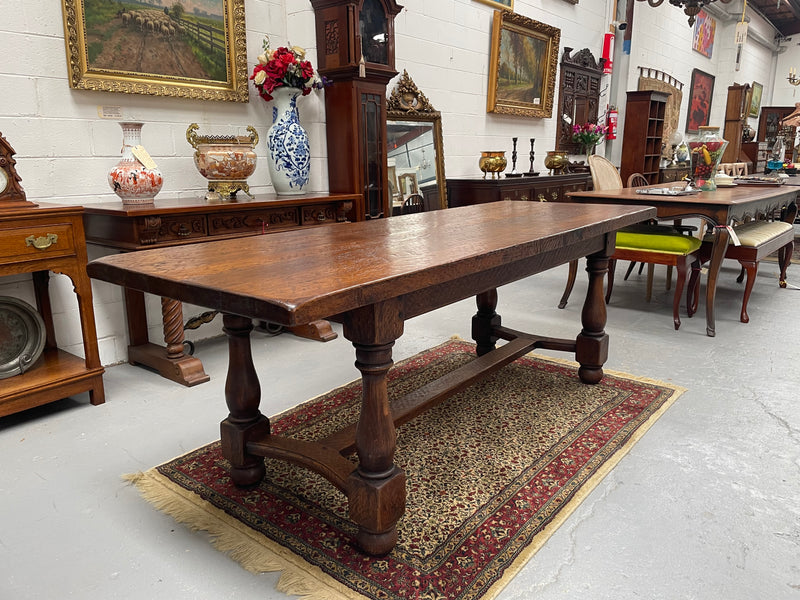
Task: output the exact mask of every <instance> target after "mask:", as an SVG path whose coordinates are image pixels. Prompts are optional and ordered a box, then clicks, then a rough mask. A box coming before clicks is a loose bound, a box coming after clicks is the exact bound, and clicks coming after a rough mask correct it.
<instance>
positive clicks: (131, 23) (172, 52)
mask: <svg viewBox="0 0 800 600" xmlns="http://www.w3.org/2000/svg"><path fill="white" fill-rule="evenodd" d="M61 2H62V8H63V11H64V36H65V38H66V46H67V67H68V70H69V85H70V87H71V88H73V89H80V90H99V91H106V92H121V93H125V94H145V95H151V96H174V97H180V98H195V99H201V100H220V101H227V102H247V101H248V98H249V96H248V90H247V47H246V33H245V22H244V0H210V1H208V2H205V3H204V5H203V11H200V12H198V11H190V10H187V9H184V8H183V6H184V5H183V4H181V3H180V2H176V3H174V4H170V6H169V7H167V8H163V7H161V6H160V5H158V6H155V5H154V6H147V5H145V4H134V3H131V4H122V3H119V2H116V0H61Z"/></svg>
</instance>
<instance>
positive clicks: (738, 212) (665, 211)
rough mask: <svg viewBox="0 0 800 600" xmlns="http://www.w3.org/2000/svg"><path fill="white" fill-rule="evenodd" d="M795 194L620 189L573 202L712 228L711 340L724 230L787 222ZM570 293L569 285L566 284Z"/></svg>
mask: <svg viewBox="0 0 800 600" xmlns="http://www.w3.org/2000/svg"><path fill="white" fill-rule="evenodd" d="M796 196H797V190H796V189H793V187H792V186H786V185H783V186H755V185H739V186H737V187H733V188H724V189H723V188H718V189H717V190H716V191H714V192H700V193H699V194H696V195H690V196H655V195H645V194H637V193H636V190H634V189H631V188H623V189H620V190H607V191H599V192H598V191H592V192H573V193H571V194H570V200H571V201H572V202H610V203H613V204H624V205H636V206H655V207H656V209H657V211H658V218H659V219H681V218H690V217H701V218H703V219H706V220H707V221H709V222H710V223H711V224H713V225H716V226H717V227H714V242H713V251H712V254H711V258H710V262H709V268H708V285H707V286H706V333H707V334H708V335H709V336H710V337H714V335H716V328H715V322H714V298H715V296H716V290H717V275H718V274H719V269H720V266H721V265H722V260H723V258H724V256H725V250H726V248H727V246H728V240H729V238H730V235H729V233H728V229H727V228H726V227H724V226H725V225H729V224H731V223H733V222H734V221H735V222H741V221H744V220H745V218H746V217H756V216H758V215H765V214H772V213H774V212H775V211H778V210H780V211H781V213H782V215H784V216H785V217H786V218H788V215H791V214H793V209H792V207H793V206H794V205H795V204H796ZM574 271H577V266H576V267H575V268H574V269H573V268H572V265H570V281H574V280H575V272H574ZM567 288H568V289H570V283H568V284H567Z"/></svg>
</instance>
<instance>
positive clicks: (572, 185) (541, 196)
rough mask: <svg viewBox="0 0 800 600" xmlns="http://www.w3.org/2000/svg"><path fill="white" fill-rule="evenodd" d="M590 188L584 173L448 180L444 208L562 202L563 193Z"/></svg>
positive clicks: (589, 181) (590, 182)
mask: <svg viewBox="0 0 800 600" xmlns="http://www.w3.org/2000/svg"><path fill="white" fill-rule="evenodd" d="M591 188H592V178H591V176H590V175H589V173H588V172H586V173H570V174H567V175H538V176H532V177H502V176H501V177H500V178H498V179H489V178H486V179H482V178H481V177H465V178H460V179H451V178H448V179H447V205H448V207H450V208H454V207H457V206H469V205H471V204H485V203H486V202H497V201H499V200H520V201H523V202H524V201H534V202H564V201H566V200H567V193H569V192H579V191H584V190H587V189H591Z"/></svg>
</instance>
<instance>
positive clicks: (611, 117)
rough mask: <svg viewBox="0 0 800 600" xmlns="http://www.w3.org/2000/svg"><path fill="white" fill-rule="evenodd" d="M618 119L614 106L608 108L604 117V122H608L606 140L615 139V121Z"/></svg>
mask: <svg viewBox="0 0 800 600" xmlns="http://www.w3.org/2000/svg"><path fill="white" fill-rule="evenodd" d="M618 118H619V112H617V108H616V107H615V106H609V107H608V114H607V116H606V121H607V122H608V131H607V132H606V139H607V140H615V139H617V119H618Z"/></svg>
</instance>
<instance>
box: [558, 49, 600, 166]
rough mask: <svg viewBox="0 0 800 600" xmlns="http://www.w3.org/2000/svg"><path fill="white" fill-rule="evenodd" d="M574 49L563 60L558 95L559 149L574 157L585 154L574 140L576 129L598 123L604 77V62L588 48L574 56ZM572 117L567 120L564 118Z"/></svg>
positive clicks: (566, 52) (567, 50)
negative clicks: (601, 83)
mask: <svg viewBox="0 0 800 600" xmlns="http://www.w3.org/2000/svg"><path fill="white" fill-rule="evenodd" d="M571 53H572V48H564V54H563V55H562V57H561V80H560V83H561V84H560V86H559V95H558V107H559V109H558V119H557V122H558V124H559V125H558V136H557V137H556V150H564V151H567V152H570V153H572V154H579V153H581V152H583V151H584V149H583V148H581V147H580V144H576V143H575V142H573V141H572V127H573V126H574V125H582V124H584V123H597V116H598V111H599V106H600V81H601V79H602V77H603V64H604V63H605V60H604V59H602V58H601V59H600V60H599V61H597V60H595V58H594V55H593V54H592V52H591V51H590V50H589V49H588V48H584V49H583V50H580V51H579V52H577V53H576V54H575V56H572V55H571ZM565 116H566V117H568V119H569V120H567V118H564V117H565Z"/></svg>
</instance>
